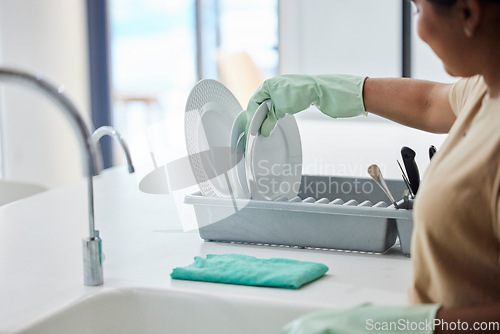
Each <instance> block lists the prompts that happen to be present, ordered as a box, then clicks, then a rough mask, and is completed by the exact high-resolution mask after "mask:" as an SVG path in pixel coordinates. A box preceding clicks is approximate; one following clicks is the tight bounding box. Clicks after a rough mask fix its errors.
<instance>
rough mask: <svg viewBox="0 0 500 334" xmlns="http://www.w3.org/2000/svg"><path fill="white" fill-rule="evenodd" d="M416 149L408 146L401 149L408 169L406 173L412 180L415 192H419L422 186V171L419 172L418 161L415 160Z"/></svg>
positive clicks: (412, 188)
mask: <svg viewBox="0 0 500 334" xmlns="http://www.w3.org/2000/svg"><path fill="white" fill-rule="evenodd" d="M415 155H416V154H415V151H413V150H412V149H411V148H409V147H407V146H403V148H402V149H401V156H402V157H403V163H404V165H405V169H406V175H408V179H409V180H410V187H411V190H412V191H413V194H415V195H416V194H417V191H418V187H419V186H420V173H419V172H418V167H417V163H416V162H415Z"/></svg>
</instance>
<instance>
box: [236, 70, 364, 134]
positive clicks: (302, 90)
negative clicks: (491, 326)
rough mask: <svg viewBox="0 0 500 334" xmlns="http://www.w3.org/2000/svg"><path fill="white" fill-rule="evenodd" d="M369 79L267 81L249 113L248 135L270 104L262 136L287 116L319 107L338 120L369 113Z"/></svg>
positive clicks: (285, 77)
mask: <svg viewBox="0 0 500 334" xmlns="http://www.w3.org/2000/svg"><path fill="white" fill-rule="evenodd" d="M365 79H366V77H357V76H352V75H333V74H331V75H299V74H289V75H279V76H276V77H273V78H271V79H268V80H266V81H264V83H263V84H262V85H261V86H260V88H259V89H258V90H257V91H256V92H255V93H254V95H253V96H252V98H251V99H250V102H249V103H248V107H247V110H246V115H247V128H246V132H245V134H247V133H248V127H249V125H250V121H251V119H252V117H253V115H254V114H255V111H256V110H257V108H258V107H259V106H260V104H261V103H263V102H264V101H266V100H270V101H271V107H270V110H269V112H268V114H267V118H266V119H265V120H264V122H263V124H262V126H261V129H260V131H261V134H262V135H263V136H265V137H267V136H269V134H270V133H271V131H272V130H273V129H274V127H275V126H276V122H277V121H278V120H279V119H281V118H283V117H285V115H286V114H295V113H297V112H299V111H302V110H305V109H307V108H309V107H310V106H311V105H315V106H317V107H318V109H319V110H320V111H321V112H322V113H324V114H326V115H328V116H330V117H334V118H340V117H352V116H357V115H361V114H363V113H364V112H365V108H364V105H363V84H364V82H365Z"/></svg>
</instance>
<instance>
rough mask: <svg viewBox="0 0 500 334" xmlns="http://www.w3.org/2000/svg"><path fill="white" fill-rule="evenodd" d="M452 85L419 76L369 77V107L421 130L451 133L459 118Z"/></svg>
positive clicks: (366, 97)
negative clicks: (454, 108)
mask: <svg viewBox="0 0 500 334" xmlns="http://www.w3.org/2000/svg"><path fill="white" fill-rule="evenodd" d="M450 87H451V85H449V84H442V83H437V82H431V81H422V80H415V79H401V78H393V79H372V78H368V79H366V81H365V85H364V88H363V101H364V104H365V109H366V111H368V112H370V113H372V114H376V115H379V116H382V117H384V118H388V119H390V120H392V121H395V122H397V123H401V124H403V125H407V126H411V127H413V128H417V129H420V130H424V131H428V132H434V133H447V132H448V131H449V129H450V128H451V126H452V124H453V122H454V121H455V119H456V116H455V114H454V113H453V111H452V110H451V107H450V103H449V100H448V94H449V91H450Z"/></svg>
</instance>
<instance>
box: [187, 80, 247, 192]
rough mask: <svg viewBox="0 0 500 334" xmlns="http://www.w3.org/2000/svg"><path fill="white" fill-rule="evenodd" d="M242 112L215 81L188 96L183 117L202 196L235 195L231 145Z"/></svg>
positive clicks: (188, 150)
mask: <svg viewBox="0 0 500 334" xmlns="http://www.w3.org/2000/svg"><path fill="white" fill-rule="evenodd" d="M241 110H242V108H241V105H240V104H239V102H238V100H237V99H236V98H235V97H234V95H233V94H232V93H231V92H230V91H229V90H228V89H227V88H226V87H225V86H224V85H223V84H221V83H220V82H218V81H216V80H211V79H204V80H201V81H200V82H198V83H197V84H196V85H195V86H194V87H193V89H192V90H191V93H190V94H189V96H188V99H187V102H186V112H185V116H184V117H185V118H184V130H185V136H186V147H187V153H188V156H189V161H190V163H191V168H192V170H193V174H194V176H195V178H196V180H197V182H198V185H199V187H200V190H201V193H202V194H203V196H207V197H232V196H234V194H233V190H232V189H233V188H234V186H233V185H232V184H231V180H230V177H229V170H230V162H229V154H228V152H229V151H230V148H229V147H228V142H229V138H230V136H231V129H232V126H233V124H234V121H235V119H236V117H237V116H238V113H239V112H240V111H241Z"/></svg>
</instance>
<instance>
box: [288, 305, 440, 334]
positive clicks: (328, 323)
mask: <svg viewBox="0 0 500 334" xmlns="http://www.w3.org/2000/svg"><path fill="white" fill-rule="evenodd" d="M438 308H439V305H437V304H422V305H415V306H383V305H381V306H377V305H370V304H364V305H360V306H355V307H352V308H345V309H344V308H337V309H331V310H322V311H318V312H313V313H310V314H306V315H304V316H302V317H300V318H298V319H297V320H294V321H292V322H291V323H289V324H287V325H286V326H285V327H284V328H283V330H282V334H307V333H315V334H321V333H324V334H327V333H328V334H362V333H372V334H374V333H384V334H402V333H407V334H417V333H418V334H432V333H433V329H434V318H435V315H436V311H437V310H438Z"/></svg>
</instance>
